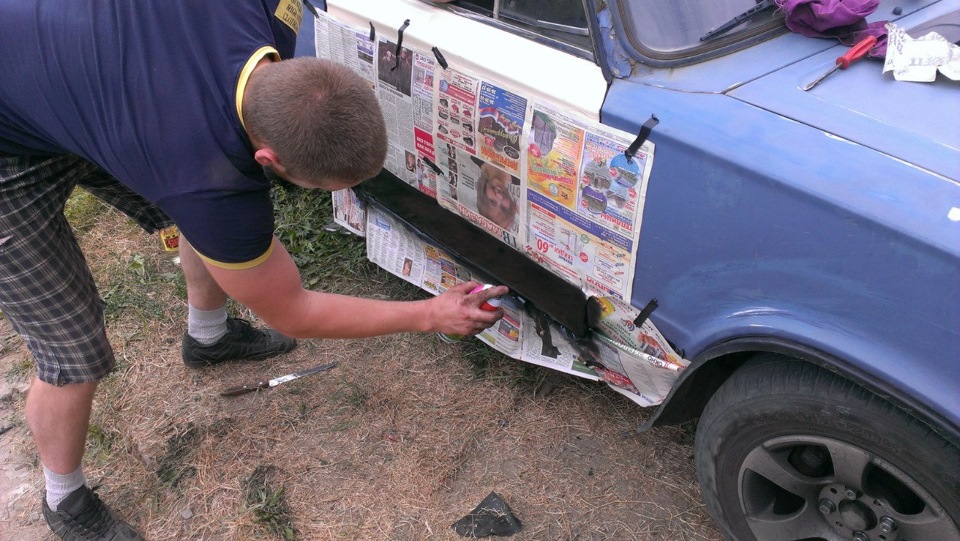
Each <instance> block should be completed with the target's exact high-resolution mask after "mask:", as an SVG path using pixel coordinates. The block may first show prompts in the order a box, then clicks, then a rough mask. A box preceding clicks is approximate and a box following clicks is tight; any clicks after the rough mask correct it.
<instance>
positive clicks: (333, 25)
mask: <svg viewBox="0 0 960 541" xmlns="http://www.w3.org/2000/svg"><path fill="white" fill-rule="evenodd" d="M317 13H318V15H319V17H318V18H317V19H315V20H314V25H313V38H314V45H315V46H316V49H317V57H318V58H324V59H326V60H330V61H332V62H336V63H338V64H343V65H344V66H347V67H348V68H350V69H352V70H353V71H355V72H357V73H359V74H360V75H361V76H362V77H363V78H364V79H366V80H367V81H369V82H370V86H371V88H372V87H373V86H374V83H375V81H376V74H375V69H374V65H373V46H374V43H373V42H372V41H370V36H368V35H367V34H366V33H364V32H361V31H359V30H355V29H352V28H350V27H348V26H346V25H343V24H341V23H339V22H337V21H335V20H334V19H332V18H331V17H330V16H329V15H327V12H325V11H318V12H317Z"/></svg>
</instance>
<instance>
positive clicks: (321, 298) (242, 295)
mask: <svg viewBox="0 0 960 541" xmlns="http://www.w3.org/2000/svg"><path fill="white" fill-rule="evenodd" d="M273 242H274V247H273V251H272V253H271V254H270V256H269V257H268V258H267V259H266V261H264V262H262V263H260V264H259V265H257V266H256V267H253V268H250V269H243V270H234V269H224V268H221V267H217V266H214V265H211V264H209V263H206V267H207V270H208V271H209V272H210V275H211V276H212V277H213V279H214V280H215V281H216V282H217V283H218V284H219V285H220V287H221V288H223V290H224V291H225V292H226V293H227V294H228V295H229V296H230V297H232V298H233V299H235V300H237V301H238V302H240V303H242V304H243V305H244V306H247V307H248V308H250V309H251V310H253V311H254V312H255V313H256V314H257V315H258V316H260V318H262V319H263V320H264V322H265V323H266V324H267V325H270V326H271V327H273V328H274V329H276V330H278V331H280V332H282V333H284V334H286V335H288V336H292V337H295V338H361V337H368V336H377V335H383V334H392V333H398V332H443V333H455V334H476V333H478V332H480V331H482V330H483V329H485V328H487V327H489V326H490V325H492V324H493V323H495V322H496V321H497V320H498V319H499V318H500V316H501V315H502V312H500V311H497V312H487V311H484V310H481V309H480V305H481V304H482V303H483V302H484V301H485V300H487V299H489V298H492V297H495V296H499V295H503V294H505V293H506V292H507V288H506V287H503V286H499V287H496V288H492V289H488V290H485V291H481V292H478V293H475V294H472V295H471V294H469V291H470V290H471V289H472V288H473V286H475V285H476V284H475V283H471V284H461V285H460V286H457V287H455V288H451V289H450V290H448V291H447V292H445V293H444V294H442V295H439V296H437V297H434V298H431V299H427V300H422V301H406V302H402V301H382V300H375V299H364V298H358V297H350V296H346V295H337V294H333V293H323V292H319V291H310V290H306V289H304V288H303V287H302V286H301V282H300V272H299V271H298V270H297V267H296V264H295V263H294V262H293V259H292V258H291V257H290V254H289V253H287V250H286V249H285V248H284V247H283V245H282V244H281V243H280V241H279V240H277V239H274V241H273Z"/></svg>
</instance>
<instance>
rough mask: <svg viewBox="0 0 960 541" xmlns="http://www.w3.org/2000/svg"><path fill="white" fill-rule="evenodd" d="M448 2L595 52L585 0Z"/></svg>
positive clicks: (536, 33)
mask: <svg viewBox="0 0 960 541" xmlns="http://www.w3.org/2000/svg"><path fill="white" fill-rule="evenodd" d="M448 5H450V6H454V7H456V8H461V9H465V10H469V11H471V12H473V13H476V14H481V15H483V16H486V17H490V18H491V19H495V20H496V21H498V22H500V23H503V24H505V25H508V26H511V27H514V28H518V29H521V30H523V31H527V32H530V33H533V34H535V35H538V36H541V37H544V38H547V39H549V40H553V41H557V42H560V43H564V44H567V45H571V46H573V47H575V48H578V49H581V50H583V51H589V52H591V53H592V44H591V41H590V31H589V27H588V25H587V16H586V12H585V11H584V5H583V2H582V0H457V1H455V2H451V3H449V4H448Z"/></svg>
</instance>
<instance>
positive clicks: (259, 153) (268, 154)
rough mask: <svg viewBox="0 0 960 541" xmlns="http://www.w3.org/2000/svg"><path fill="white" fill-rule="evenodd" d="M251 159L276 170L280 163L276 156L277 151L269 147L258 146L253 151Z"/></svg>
mask: <svg viewBox="0 0 960 541" xmlns="http://www.w3.org/2000/svg"><path fill="white" fill-rule="evenodd" d="M253 159H255V160H257V163H259V164H260V165H262V166H264V167H271V168H273V169H274V170H276V169H277V168H278V167H277V166H279V165H280V160H279V159H278V158H277V153H276V152H274V151H273V149H271V148H269V147H263V148H258V149H257V150H256V152H254V153H253Z"/></svg>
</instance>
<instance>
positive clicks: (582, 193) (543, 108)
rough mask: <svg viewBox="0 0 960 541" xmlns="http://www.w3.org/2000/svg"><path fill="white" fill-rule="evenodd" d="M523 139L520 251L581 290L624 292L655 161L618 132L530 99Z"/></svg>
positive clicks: (648, 147)
mask: <svg viewBox="0 0 960 541" xmlns="http://www.w3.org/2000/svg"><path fill="white" fill-rule="evenodd" d="M532 117H533V121H532V123H531V125H532V126H531V130H530V133H529V134H528V141H527V154H528V158H527V175H526V177H527V186H526V187H527V194H526V195H527V201H526V222H527V223H526V235H527V237H526V239H525V244H524V251H525V252H526V253H527V255H528V256H530V257H531V258H533V259H534V260H535V261H537V262H538V263H540V264H541V265H543V266H544V267H546V268H548V269H550V270H551V271H553V272H554V273H555V274H557V275H559V276H561V277H563V278H565V279H567V280H568V281H571V282H573V283H575V284H578V285H579V286H580V288H581V289H583V290H584V291H586V292H590V293H595V294H600V295H613V296H616V297H618V298H621V299H629V298H630V292H631V289H632V286H633V269H634V266H635V261H634V252H635V247H636V243H637V240H638V238H639V234H640V218H641V216H642V212H643V204H644V201H645V199H646V187H647V181H648V179H649V177H650V171H651V168H652V162H653V144H652V143H650V142H645V143H644V144H643V146H642V147H641V148H640V150H639V151H638V152H637V153H636V154H635V155H634V156H633V157H631V158H628V157H627V156H626V155H625V154H624V151H625V150H626V149H627V147H628V146H629V145H630V143H631V140H630V139H631V138H630V137H629V136H628V135H627V134H621V133H618V132H615V131H613V130H610V129H607V128H605V127H602V126H600V125H598V124H594V125H590V124H589V123H588V122H585V121H577V120H575V119H571V118H568V117H566V116H565V115H563V114H562V113H560V112H559V111H557V110H556V109H554V108H552V107H550V106H549V105H546V104H543V103H536V104H534V105H533V115H532Z"/></svg>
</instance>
